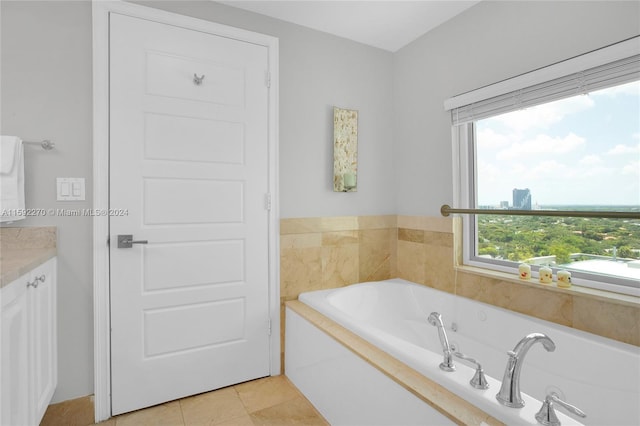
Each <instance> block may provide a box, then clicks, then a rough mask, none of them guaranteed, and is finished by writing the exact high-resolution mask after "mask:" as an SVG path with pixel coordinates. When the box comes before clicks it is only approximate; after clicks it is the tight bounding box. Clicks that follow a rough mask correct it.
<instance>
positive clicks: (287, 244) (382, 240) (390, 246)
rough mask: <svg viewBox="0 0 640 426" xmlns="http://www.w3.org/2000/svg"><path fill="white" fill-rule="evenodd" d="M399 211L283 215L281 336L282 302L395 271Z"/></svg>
mask: <svg viewBox="0 0 640 426" xmlns="http://www.w3.org/2000/svg"><path fill="white" fill-rule="evenodd" d="M396 242H397V229H396V216H395V215H381V216H344V217H318V218H295V219H281V220H280V302H281V303H280V307H281V310H280V315H281V321H280V331H281V333H280V336H281V339H282V342H281V346H280V347H281V350H282V358H281V360H282V365H283V367H284V334H285V333H284V328H285V320H284V303H285V302H286V301H288V300H295V299H297V298H298V295H299V294H300V293H302V292H305V291H313V290H322V289H327V288H336V287H343V286H346V285H349V284H354V283H357V282H362V281H375V280H384V279H388V278H391V277H394V276H396Z"/></svg>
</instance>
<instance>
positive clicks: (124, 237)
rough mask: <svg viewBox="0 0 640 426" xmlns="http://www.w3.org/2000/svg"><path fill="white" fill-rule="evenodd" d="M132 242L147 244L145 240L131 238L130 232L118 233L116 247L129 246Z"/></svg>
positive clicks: (131, 245)
mask: <svg viewBox="0 0 640 426" xmlns="http://www.w3.org/2000/svg"><path fill="white" fill-rule="evenodd" d="M134 244H149V241H147V240H138V241H134V240H133V235H131V234H120V235H118V248H131V247H133V245H134Z"/></svg>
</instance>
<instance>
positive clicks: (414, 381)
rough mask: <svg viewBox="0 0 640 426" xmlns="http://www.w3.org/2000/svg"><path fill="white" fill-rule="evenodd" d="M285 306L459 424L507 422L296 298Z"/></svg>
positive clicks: (497, 423)
mask: <svg viewBox="0 0 640 426" xmlns="http://www.w3.org/2000/svg"><path fill="white" fill-rule="evenodd" d="M286 307H287V308H289V309H291V310H292V311H294V312H295V313H297V314H298V315H300V316H301V317H303V318H304V319H306V320H307V321H309V322H310V323H311V324H313V325H314V326H315V327H317V328H318V329H319V330H321V331H322V332H324V333H325V334H327V335H329V336H330V337H331V338H333V339H334V340H336V341H337V342H338V343H340V344H342V345H343V346H344V347H346V348H347V349H349V350H350V351H351V352H353V353H354V354H356V355H357V356H359V357H360V358H362V359H363V360H365V361H366V362H368V363H369V364H370V365H372V366H373V367H375V368H376V369H378V370H379V371H380V372H382V373H383V374H385V375H386V376H387V377H389V378H391V379H392V380H393V381H395V382H396V383H398V384H399V385H400V386H402V387H403V388H405V389H406V390H407V391H409V392H411V393H412V394H413V395H415V396H416V397H418V398H420V399H421V400H422V401H424V402H425V403H427V404H428V405H429V406H431V407H433V408H434V409H436V410H437V411H439V412H440V413H442V414H444V415H445V416H446V417H448V418H449V419H451V420H452V421H453V422H455V423H458V424H464V425H470V424H476V425H479V424H486V425H504V423H502V422H501V421H499V420H497V419H496V418H494V417H493V416H491V415H489V414H487V413H486V412H484V411H482V410H481V409H479V408H478V407H476V406H475V405H473V404H471V403H469V402H468V401H466V400H464V399H463V398H461V397H459V396H457V395H456V394H454V393H453V392H451V391H449V390H448V389H446V388H444V387H442V386H441V385H439V384H438V383H436V382H434V381H432V380H430V379H429V378H427V377H425V376H424V375H422V374H420V373H419V372H417V371H416V370H414V369H413V368H411V367H409V366H407V365H406V364H404V363H402V362H400V361H398V360H397V359H396V358H394V357H392V356H391V355H389V354H388V353H386V352H384V351H382V350H381V349H379V348H377V347H376V346H374V345H372V344H371V343H369V342H367V341H366V340H364V339H363V338H361V337H360V336H358V335H356V334H355V333H353V332H351V331H349V330H347V329H346V328H344V327H343V326H341V325H340V324H338V323H337V322H335V321H333V320H331V319H329V318H327V317H325V316H324V315H322V314H321V313H319V312H317V311H316V310H314V309H313V308H311V307H309V306H308V305H305V304H304V303H302V302H299V301H297V300H293V301H289V302H286Z"/></svg>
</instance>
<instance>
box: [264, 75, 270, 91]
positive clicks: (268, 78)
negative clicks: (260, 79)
mask: <svg viewBox="0 0 640 426" xmlns="http://www.w3.org/2000/svg"><path fill="white" fill-rule="evenodd" d="M264 85H265V86H267V88H271V72H269V71H265V72H264Z"/></svg>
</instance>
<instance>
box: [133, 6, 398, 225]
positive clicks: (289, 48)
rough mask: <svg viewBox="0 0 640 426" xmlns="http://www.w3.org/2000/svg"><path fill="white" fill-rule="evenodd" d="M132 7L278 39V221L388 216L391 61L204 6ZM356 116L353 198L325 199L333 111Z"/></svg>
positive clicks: (391, 201) (375, 52) (283, 25)
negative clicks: (355, 112) (355, 187)
mask: <svg viewBox="0 0 640 426" xmlns="http://www.w3.org/2000/svg"><path fill="white" fill-rule="evenodd" d="M135 3H138V4H143V5H147V6H152V7H156V8H159V9H164V10H168V11H170V12H176V13H180V14H182V15H188V16H193V17H197V18H200V19H206V20H210V21H215V22H220V23H223V24H227V25H231V26H234V27H238V28H243V29H248V30H251V31H256V32H259V33H263V34H268V35H272V36H275V37H278V38H279V39H280V213H281V216H282V217H283V218H286V217H315V216H341V215H368V214H390V213H394V211H395V206H394V205H395V189H394V187H393V177H394V175H393V169H392V165H391V159H392V158H393V144H392V138H393V133H392V128H393V116H392V111H393V92H392V78H393V75H392V68H393V55H392V54H391V53H389V52H386V51H383V50H380V49H376V48H372V47H368V46H365V45H362V44H359V43H355V42H352V41H348V40H345V39H342V38H338V37H334V36H330V35H328V34H324V33H321V32H318V31H312V30H309V29H306V28H304V27H301V26H298V25H293V24H290V23H287V22H284V21H280V20H277V19H271V18H267V17H265V16H262V15H257V14H254V13H249V12H246V11H244V10H241V9H237V8H233V7H227V6H224V5H221V4H216V3H213V2H209V1H195V2H194V1H188V0H185V1H135ZM334 105H336V106H341V107H344V108H350V109H357V110H359V120H358V192H355V193H335V192H333V145H332V141H333V106H334Z"/></svg>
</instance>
